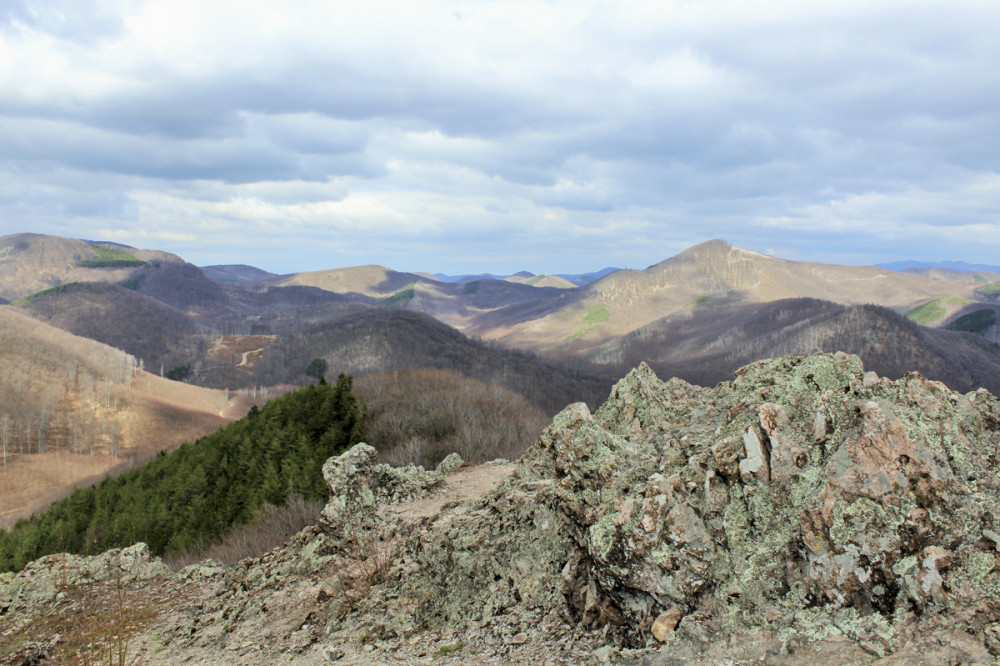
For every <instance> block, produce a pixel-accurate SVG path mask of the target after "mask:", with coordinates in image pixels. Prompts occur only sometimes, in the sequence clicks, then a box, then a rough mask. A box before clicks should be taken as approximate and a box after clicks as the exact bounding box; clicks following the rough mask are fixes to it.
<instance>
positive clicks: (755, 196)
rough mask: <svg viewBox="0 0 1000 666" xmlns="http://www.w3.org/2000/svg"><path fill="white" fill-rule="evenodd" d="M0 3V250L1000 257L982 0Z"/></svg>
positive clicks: (419, 263)
mask: <svg viewBox="0 0 1000 666" xmlns="http://www.w3.org/2000/svg"><path fill="white" fill-rule="evenodd" d="M5 7H6V9H0V91H2V92H0V173H2V174H3V175H4V183H3V185H2V186H0V220H2V222H0V232H3V233H13V232H17V231H23V230H25V229H31V230H38V231H47V232H50V233H66V232H67V230H72V235H78V236H84V237H97V236H99V235H100V234H101V233H103V232H104V231H108V232H110V231H112V230H113V231H114V233H115V234H116V236H115V238H116V239H122V238H126V237H130V238H132V239H134V240H135V242H137V243H139V242H153V241H156V242H161V243H169V244H170V246H169V247H165V248H164V249H168V250H171V251H174V252H177V253H179V254H181V255H182V256H185V257H187V258H189V259H194V260H196V259H197V257H198V256H199V255H198V252H201V251H202V250H199V249H198V247H207V248H210V251H211V252H212V253H213V254H212V256H213V257H216V258H218V257H220V256H224V255H225V253H226V248H227V247H230V248H233V250H232V260H233V261H243V260H244V259H241V257H244V258H245V257H251V256H266V257H268V260H269V261H275V262H280V263H281V265H282V268H283V269H284V270H292V269H293V268H294V267H295V265H294V264H295V262H296V261H315V262H326V265H327V266H329V265H331V264H330V263H329V262H333V263H336V262H337V259H336V256H334V255H331V254H330V252H343V253H345V254H344V255H343V257H344V258H345V260H347V259H354V258H358V257H361V260H362V261H363V262H365V263H367V262H377V263H385V264H391V263H392V262H393V261H406V262H407V266H405V268H408V269H424V270H442V269H443V270H453V271H455V272H458V271H460V270H466V269H468V270H493V271H495V272H503V271H505V270H517V269H520V268H532V269H534V270H543V271H546V272H555V271H560V270H585V269H590V268H595V267H599V266H603V265H605V264H607V263H608V261H606V260H605V259H606V258H607V257H609V256H614V257H621V258H622V259H623V261H622V263H628V264H630V265H633V266H635V265H646V264H649V263H654V262H655V261H658V260H660V259H663V258H665V256H668V254H669V253H672V252H674V251H676V250H678V249H681V248H682V247H683V245H682V244H684V243H687V242H697V241H698V240H704V239H707V238H712V237H725V238H728V239H729V240H731V241H733V242H735V243H737V244H743V245H746V246H749V247H752V248H757V249H763V248H766V247H770V246H779V242H775V241H772V240H771V239H769V238H768V235H773V234H775V233H778V232H780V233H784V234H787V235H789V238H788V239H787V241H788V242H784V241H781V242H780V246H781V247H786V248H788V249H789V250H790V251H793V252H796V253H798V254H799V255H800V256H806V255H809V256H810V257H811V258H817V259H822V258H824V256H826V255H824V254H823V253H824V252H826V253H829V256H834V254H833V253H840V255H843V254H844V253H845V252H846V250H845V248H848V247H849V246H851V244H867V245H869V246H871V252H872V253H873V256H874V255H876V254H877V253H878V252H879V250H880V247H881V248H884V250H883V251H884V253H885V254H886V255H889V254H890V253H891V254H892V257H888V256H887V258H905V257H907V256H910V255H912V256H913V257H914V258H927V256H926V255H927V253H928V252H933V251H937V250H938V249H941V248H943V247H947V248H948V249H949V250H950V251H951V252H953V253H954V256H953V257H952V258H956V259H967V260H970V261H975V260H979V261H985V260H989V259H990V257H989V256H984V255H987V254H989V253H992V252H995V244H994V243H995V241H992V240H991V238H997V237H1000V221H998V219H997V218H996V216H995V215H994V214H993V213H992V211H994V210H997V207H996V203H997V200H996V178H997V167H996V159H995V156H996V154H997V153H998V151H1000V70H998V69H997V67H996V64H995V63H996V62H1000V41H998V40H996V39H995V35H994V34H993V33H994V30H992V26H995V25H997V24H998V22H1000V6H997V5H996V4H995V3H993V2H991V1H988V0H958V1H957V2H954V3H950V4H949V5H948V7H947V9H945V8H943V6H942V5H940V3H936V2H934V3H932V2H930V1H929V0H916V1H915V2H911V3H906V4H905V5H901V4H900V3H897V2H894V1H891V0H876V1H874V2H873V1H870V0H868V1H861V0H849V1H847V2H839V3H825V4H815V3H813V4H810V3H801V2H791V0H773V1H769V2H761V3H744V2H736V1H732V0H714V1H710V2H683V1H677V2H667V3H652V4H651V3H648V2H632V1H626V2H616V3H611V4H608V3H600V2H596V1H594V2H589V1H587V2H568V1H555V2H534V1H527V0H525V1H520V2H503V3H484V2H475V1H471V0H470V1H467V2H447V3H446V2H371V3H354V2H352V3H348V2H328V1H325V0H299V1H296V2H288V1H282V2H278V1H277V0H240V1H239V2H237V1H236V0H219V1H218V2H212V3H204V2H194V1H193V0H191V1H189V0H171V1H169V2H167V1H166V0H147V1H145V2H141V1H138V0H136V1H131V0H122V1H120V2H111V1H102V2H96V3H83V4H81V3H75V2H73V3H71V2H69V0H48V1H46V2H41V0H13V1H12V3H11V4H9V5H6V6H5ZM807 227H808V228H807ZM247 229H250V230H252V231H253V233H251V234H248V233H246V232H247ZM809 229H815V230H816V231H814V232H813V231H809ZM130 234H131V235H130ZM351 235H353V236H354V237H353V238H351V239H349V241H348V240H345V236H351ZM190 237H195V238H197V239H198V242H197V243H193V244H190V245H185V242H186V241H185V239H187V238H190ZM947 238H950V239H951V241H950V244H949V245H942V244H941V243H943V241H942V239H947ZM956 238H964V239H968V240H967V241H966V242H965V243H963V242H961V241H956V240H955V239H956ZM400 239H404V240H405V242H404V241H401V240H400ZM596 239H600V240H596ZM636 239H641V241H640V242H637V241H636ZM972 241H975V242H972ZM123 242H127V241H123ZM255 243H257V244H258V245H255ZM449 243H453V245H449ZM504 243H509V244H511V246H512V248H513V249H512V248H507V247H501V246H502V245H503V244H504ZM810 243H812V249H810ZM935 243H936V245H935ZM258 246H261V247H263V246H266V250H267V251H266V252H263V253H262V254H260V255H257V254H254V253H255V252H257V251H258V250H259V247H258ZM311 248H317V254H316V255H315V259H309V258H308V257H309V256H310V255H309V253H310V251H311ZM442 248H445V249H442ZM447 248H453V250H449V249H447ZM529 248H530V249H529ZM203 251H204V252H206V253H207V252H208V251H209V250H203ZM425 251H426V254H421V253H422V252H425ZM348 253H349V254H348ZM907 253H909V254H907ZM491 255H495V256H496V257H498V259H497V260H498V261H505V260H502V259H500V257H507V258H508V260H510V261H514V262H516V261H517V260H518V259H519V258H521V259H524V260H528V259H530V258H531V257H537V258H538V260H539V261H547V262H553V261H555V262H559V261H563V262H564V263H563V264H557V265H551V264H546V265H536V266H524V265H513V264H505V265H502V266H501V265H487V266H478V267H477V266H471V265H469V264H468V263H466V264H463V265H461V266H460V265H458V264H459V263H460V262H461V261H463V260H467V261H471V260H472V258H477V259H481V258H483V257H489V256H491ZM205 256H207V254H206V255H205ZM465 258H467V259H465ZM876 258H877V257H876ZM442 261H447V262H450V264H451V267H450V268H449V265H442V264H441V263H440V262H442ZM263 267H264V268H269V267H273V266H271V265H264V266H263ZM312 267H314V268H320V267H323V266H322V265H316V264H313V265H312ZM401 267H402V266H401Z"/></svg>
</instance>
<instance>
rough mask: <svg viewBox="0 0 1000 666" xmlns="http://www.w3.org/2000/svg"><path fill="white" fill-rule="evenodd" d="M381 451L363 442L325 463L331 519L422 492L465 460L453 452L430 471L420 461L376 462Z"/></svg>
mask: <svg viewBox="0 0 1000 666" xmlns="http://www.w3.org/2000/svg"><path fill="white" fill-rule="evenodd" d="M377 455H378V452H377V451H376V450H375V449H374V447H371V446H369V445H367V444H364V443H362V444H356V445H354V446H353V447H351V448H350V449H349V450H347V451H345V452H344V453H342V454H340V455H339V456H334V457H333V458H330V459H329V460H327V461H326V463H324V464H323V479H324V480H325V481H326V485H327V487H328V488H329V489H330V500H329V502H328V503H327V505H326V507H325V508H324V510H323V518H324V519H325V520H326V521H327V522H329V523H338V522H340V521H342V520H344V518H345V516H355V517H356V516H359V515H364V514H370V513H371V512H372V511H374V509H375V507H376V505H377V504H380V503H381V504H386V503H392V502H399V501H402V500H406V499H409V498H411V497H414V496H416V495H419V494H420V493H422V492H425V491H426V490H427V489H428V488H432V487H434V486H435V485H437V484H438V483H440V481H441V479H443V478H444V477H445V476H446V475H447V474H449V473H451V472H453V471H454V470H456V469H458V468H459V467H461V466H462V465H463V464H464V461H463V460H462V457H461V456H459V455H458V454H457V453H451V454H449V455H448V457H446V458H445V459H444V460H442V461H441V463H440V464H439V465H438V466H437V469H435V470H434V471H431V472H429V471H427V470H425V469H424V468H423V467H420V466H417V465H408V466H406V467H392V466H390V465H385V464H380V463H376V462H375V459H376V457H377Z"/></svg>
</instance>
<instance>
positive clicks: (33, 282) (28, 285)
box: [0, 234, 181, 301]
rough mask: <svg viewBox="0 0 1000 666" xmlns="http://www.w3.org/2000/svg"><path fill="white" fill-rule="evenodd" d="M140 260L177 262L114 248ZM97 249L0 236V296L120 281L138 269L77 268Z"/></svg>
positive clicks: (29, 236)
mask: <svg viewBox="0 0 1000 666" xmlns="http://www.w3.org/2000/svg"><path fill="white" fill-rule="evenodd" d="M116 249H119V250H122V251H123V252H127V253H129V254H132V255H133V256H135V257H136V258H138V259H141V260H143V261H160V262H177V261H181V259H180V258H179V257H177V256H175V255H172V254H169V253H167V252H159V251H155V250H133V249H130V248H124V247H116ZM96 257H97V252H96V251H95V250H94V249H93V247H91V246H90V245H88V244H87V243H85V242H83V241H82V240H77V239H73V238H61V237H59V236H44V235H41V234H13V235H10V236H2V237H0V296H2V297H4V298H6V299H7V300H10V301H14V300H16V299H18V298H23V297H24V296H29V295H31V294H34V293H37V292H39V291H42V290H43V289H48V288H49V287H55V286H58V285H61V284H66V283H68V282H121V281H122V280H125V279H127V278H129V277H131V276H133V275H134V274H135V273H136V272H137V271H139V270H141V269H140V268H137V267H129V268H78V267H76V266H75V264H76V262H78V261H82V260H85V259H95V258H96Z"/></svg>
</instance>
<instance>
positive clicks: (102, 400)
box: [0, 306, 249, 525]
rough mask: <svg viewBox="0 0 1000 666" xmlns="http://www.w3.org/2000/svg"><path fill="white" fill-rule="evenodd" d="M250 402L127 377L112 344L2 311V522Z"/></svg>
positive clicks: (202, 430) (190, 435)
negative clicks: (4, 447)
mask: <svg viewBox="0 0 1000 666" xmlns="http://www.w3.org/2000/svg"><path fill="white" fill-rule="evenodd" d="M248 407H249V405H248V404H246V402H245V400H244V399H241V398H236V397H235V396H234V397H232V398H231V399H227V395H226V393H225V392H221V391H214V390H208V389H202V388H197V387H194V386H188V385H186V384H180V383H177V382H171V381H169V380H165V379H161V378H159V377H156V376H153V375H149V374H146V373H141V372H139V373H134V370H133V366H132V365H131V361H130V359H129V357H128V355H127V354H125V353H124V352H122V351H120V350H117V349H113V348H111V347H108V346H106V345H103V344H100V343H98V342H94V341H93V340H88V339H86V338H81V337H77V336H75V335H72V334H70V333H67V332H65V331H61V330H59V329H56V328H54V327H51V326H48V325H46V324H43V323H41V322H39V321H37V320H34V319H31V318H29V317H26V316H24V315H21V314H19V313H17V312H13V311H12V310H11V308H10V307H9V306H5V307H0V440H3V438H4V434H5V433H6V439H7V442H8V446H7V449H8V455H7V463H6V465H3V464H2V463H0V525H9V524H11V523H12V522H13V520H14V519H16V518H17V517H19V516H21V515H26V514H29V513H31V512H33V511H36V510H38V509H40V508H42V507H44V506H45V505H47V504H48V503H49V502H51V501H52V500H53V499H56V498H58V497H61V496H63V495H65V494H66V493H67V492H68V491H69V490H70V489H71V488H72V486H73V485H74V484H78V483H83V482H86V481H87V480H91V479H94V478H95V477H100V476H103V475H104V474H105V473H107V472H109V471H111V470H114V469H117V468H118V467H119V466H120V465H122V464H124V465H126V466H128V465H130V464H132V463H136V462H139V461H142V460H144V459H145V458H148V457H150V456H152V455H155V453H156V452H157V451H159V450H161V449H165V448H172V447H175V446H177V445H178V444H180V443H181V442H184V441H188V440H192V439H196V438H197V437H200V436H202V435H205V434H208V433H210V432H212V431H214V430H216V429H217V428H219V427H220V426H221V425H224V424H225V423H227V422H229V421H232V420H234V419H235V418H238V417H240V416H242V415H243V414H244V413H245V411H246V409H247V408H248ZM4 423H6V424H7V425H6V427H4V425H3V424H4ZM0 447H2V444H0ZM112 453H114V454H116V455H111V454H112Z"/></svg>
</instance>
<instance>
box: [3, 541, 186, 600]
mask: <svg viewBox="0 0 1000 666" xmlns="http://www.w3.org/2000/svg"><path fill="white" fill-rule="evenodd" d="M166 575H170V569H168V568H167V566H166V565H164V564H163V563H162V562H161V561H160V559H159V558H157V557H153V556H152V555H151V554H150V552H149V548H148V547H147V546H146V544H144V543H137V544H135V545H132V546H129V547H128V548H120V549H114V550H109V551H107V552H104V553H102V554H100V555H97V556H89V557H88V556H83V555H71V554H69V553H58V554H55V555H46V556H45V557H42V558H39V559H37V560H35V561H34V562H31V563H29V564H28V565H27V566H25V567H24V569H22V570H21V571H18V572H17V573H4V574H0V615H4V614H6V613H7V612H12V611H15V610H17V609H18V608H22V607H31V606H34V605H38V604H42V603H45V602H48V601H50V600H52V599H55V598H56V597H57V595H58V594H59V593H60V591H61V590H63V589H65V588H67V587H70V586H76V585H83V584H86V583H100V582H105V581H110V582H113V583H115V582H121V583H131V582H134V581H137V580H143V579H147V578H153V577H156V576H166Z"/></svg>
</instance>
